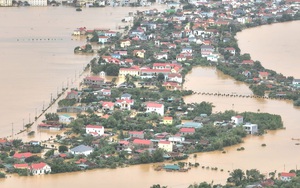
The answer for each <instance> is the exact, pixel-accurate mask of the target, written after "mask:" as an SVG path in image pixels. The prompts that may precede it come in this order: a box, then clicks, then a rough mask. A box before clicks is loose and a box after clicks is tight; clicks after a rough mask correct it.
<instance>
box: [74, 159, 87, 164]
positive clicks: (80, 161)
mask: <svg viewBox="0 0 300 188" xmlns="http://www.w3.org/2000/svg"><path fill="white" fill-rule="evenodd" d="M86 161H87V160H86V159H78V160H77V161H76V162H75V163H76V164H80V163H85V162H86Z"/></svg>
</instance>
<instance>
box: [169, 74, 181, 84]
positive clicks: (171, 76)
mask: <svg viewBox="0 0 300 188" xmlns="http://www.w3.org/2000/svg"><path fill="white" fill-rule="evenodd" d="M168 80H169V81H171V82H177V83H180V84H181V83H182V81H183V80H182V76H181V74H179V73H171V74H169V75H168Z"/></svg>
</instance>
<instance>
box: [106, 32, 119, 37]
mask: <svg viewBox="0 0 300 188" xmlns="http://www.w3.org/2000/svg"><path fill="white" fill-rule="evenodd" d="M104 36H107V37H116V36H117V32H115V31H106V32H105V33H104Z"/></svg>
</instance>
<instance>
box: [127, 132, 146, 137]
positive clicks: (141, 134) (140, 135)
mask: <svg viewBox="0 0 300 188" xmlns="http://www.w3.org/2000/svg"><path fill="white" fill-rule="evenodd" d="M128 135H129V136H130V137H131V138H140V139H144V131H129V132H128Z"/></svg>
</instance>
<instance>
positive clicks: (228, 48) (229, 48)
mask: <svg viewBox="0 0 300 188" xmlns="http://www.w3.org/2000/svg"><path fill="white" fill-rule="evenodd" d="M225 52H229V53H231V54H232V55H235V49H234V48H233V47H227V48H225Z"/></svg>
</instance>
